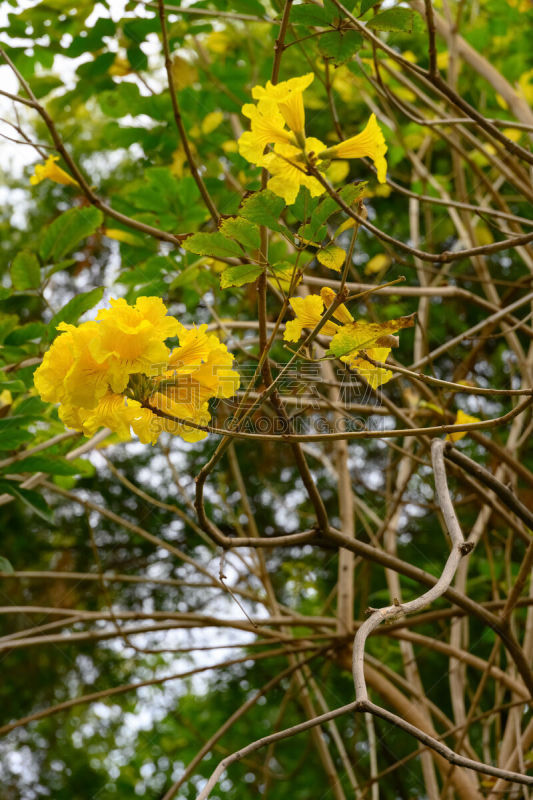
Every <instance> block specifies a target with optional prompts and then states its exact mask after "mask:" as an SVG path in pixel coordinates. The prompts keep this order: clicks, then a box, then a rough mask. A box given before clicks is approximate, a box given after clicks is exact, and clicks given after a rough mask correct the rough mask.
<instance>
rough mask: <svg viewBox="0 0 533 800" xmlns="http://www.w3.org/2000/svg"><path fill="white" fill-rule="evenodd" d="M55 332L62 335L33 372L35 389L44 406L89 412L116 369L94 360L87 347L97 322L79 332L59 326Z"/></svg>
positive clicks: (75, 329)
mask: <svg viewBox="0 0 533 800" xmlns="http://www.w3.org/2000/svg"><path fill="white" fill-rule="evenodd" d="M58 330H60V331H62V333H61V334H60V335H59V336H58V337H57V338H56V339H55V340H54V342H53V344H52V346H51V348H50V350H48V352H47V353H45V355H44V358H43V361H42V364H41V365H40V366H39V368H38V369H37V370H36V372H35V376H34V383H35V387H36V389H37V391H38V392H39V394H40V395H41V397H42V399H43V400H45V401H47V402H51V403H67V404H71V405H74V406H79V407H84V408H92V407H93V406H95V405H96V404H97V403H98V401H99V400H100V398H101V397H103V396H104V394H105V393H106V391H107V385H108V381H109V380H110V376H111V372H112V371H114V373H115V374H116V373H117V371H118V370H117V366H118V365H112V364H111V359H110V358H106V359H104V360H102V361H97V360H96V359H94V358H93V356H92V354H91V351H90V345H91V343H92V342H93V341H94V338H95V336H96V335H97V332H98V324H97V323H96V322H85V323H83V324H82V325H80V326H79V327H78V328H76V327H75V326H74V325H68V324H67V323H65V322H61V323H60V324H59V325H58ZM113 367H114V369H113ZM127 380H128V379H127V375H126V383H127Z"/></svg>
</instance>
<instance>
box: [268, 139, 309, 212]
mask: <svg viewBox="0 0 533 800" xmlns="http://www.w3.org/2000/svg"><path fill="white" fill-rule="evenodd" d="M323 147H324V145H323V143H322V142H321V141H320V140H319V139H313V138H312V137H309V138H307V139H306V140H305V154H306V155H307V156H310V155H311V154H313V153H317V152H319V151H320V150H322V149H323ZM263 166H264V167H266V168H267V169H268V171H269V172H270V174H271V176H272V177H271V178H270V179H269V181H268V183H267V186H268V188H269V189H270V190H271V191H272V192H274V194H277V195H278V197H283V199H284V200H285V202H286V203H287V205H292V204H293V203H294V201H295V200H296V197H297V196H298V192H299V191H300V187H301V186H306V187H307V188H308V189H309V191H310V192H311V195H312V196H313V197H317V196H318V195H321V194H323V192H324V187H323V186H322V184H321V183H320V181H318V180H317V179H316V178H315V177H314V176H313V175H308V173H307V166H306V163H305V155H304V152H303V151H302V149H301V148H300V147H295V146H294V145H292V144H277V145H275V147H274V151H273V152H271V153H267V154H266V155H265V156H264V158H263Z"/></svg>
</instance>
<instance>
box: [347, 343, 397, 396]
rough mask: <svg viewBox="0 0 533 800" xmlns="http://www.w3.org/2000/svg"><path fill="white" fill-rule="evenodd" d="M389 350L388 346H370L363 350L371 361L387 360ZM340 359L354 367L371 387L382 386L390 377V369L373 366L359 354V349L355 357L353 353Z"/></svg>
mask: <svg viewBox="0 0 533 800" xmlns="http://www.w3.org/2000/svg"><path fill="white" fill-rule="evenodd" d="M390 351H391V349H390V347H372V348H370V349H369V350H364V351H363V352H364V353H365V354H366V355H367V356H368V357H369V358H371V359H372V360H373V361H381V362H382V363H383V362H385V361H386V360H387V358H388V356H389V353H390ZM341 361H344V362H345V363H346V364H348V366H349V367H351V368H352V369H356V370H357V372H358V373H359V374H360V375H362V376H363V378H364V379H365V380H366V381H367V383H369V384H370V386H371V387H372V388H373V389H377V388H378V386H382V385H383V384H384V383H387V382H388V381H390V379H391V378H392V372H391V371H390V369H385V368H384V367H375V366H374V365H373V364H371V363H370V362H369V361H367V360H366V359H365V358H362V357H361V356H359V351H358V352H357V355H356V356H355V357H354V355H348V356H344V357H343V358H341Z"/></svg>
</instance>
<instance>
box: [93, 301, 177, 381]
mask: <svg viewBox="0 0 533 800" xmlns="http://www.w3.org/2000/svg"><path fill="white" fill-rule="evenodd" d="M110 303H111V308H110V309H102V310H101V311H99V312H98V316H97V320H98V322H99V324H100V326H101V327H100V331H99V335H98V336H97V337H96V338H95V339H94V341H93V342H92V343H91V352H92V355H93V356H94V358H95V359H96V360H104V359H106V358H108V357H109V356H111V357H112V358H113V360H114V361H117V362H119V363H120V364H123V365H124V367H125V368H126V369H127V375H132V374H135V373H138V372H142V373H144V374H146V375H152V374H154V372H155V373H157V372H159V373H160V372H161V365H165V364H166V362H167V359H168V355H169V349H168V347H167V346H166V345H165V342H164V340H165V339H166V338H168V337H169V336H175V335H176V334H177V332H178V330H179V323H178V321H177V320H176V319H174V318H173V317H168V316H166V312H167V309H166V308H165V306H164V304H163V301H162V300H161V299H160V298H159V297H139V298H137V302H136V303H135V306H133V307H132V306H129V305H128V304H127V303H126V301H125V300H124V299H123V298H119V299H118V300H113V299H112V300H110ZM124 378H125V376H124V373H121V372H119V373H118V374H117V375H113V376H112V379H111V381H110V384H111V388H112V389H113V391H115V392H122V391H123V390H124V389H125V388H126V385H127V378H126V380H124Z"/></svg>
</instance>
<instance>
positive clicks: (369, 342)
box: [283, 286, 412, 389]
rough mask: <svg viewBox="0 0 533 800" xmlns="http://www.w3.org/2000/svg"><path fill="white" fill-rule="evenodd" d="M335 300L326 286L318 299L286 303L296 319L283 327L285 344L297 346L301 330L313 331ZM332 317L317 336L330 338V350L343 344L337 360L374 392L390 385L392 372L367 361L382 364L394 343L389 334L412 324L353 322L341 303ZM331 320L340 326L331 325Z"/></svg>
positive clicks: (295, 299)
mask: <svg viewBox="0 0 533 800" xmlns="http://www.w3.org/2000/svg"><path fill="white" fill-rule="evenodd" d="M335 297H336V295H335V292H334V291H333V289H330V288H329V287H327V286H324V287H323V288H322V289H321V290H320V294H319V295H318V294H308V295H307V296H306V297H293V298H292V299H291V300H290V301H289V302H290V304H291V307H292V310H293V311H294V313H295V315H296V316H295V319H293V320H289V322H287V323H286V325H285V332H284V334H283V338H284V339H285V341H288V342H297V341H298V339H299V338H300V336H301V335H302V330H303V329H304V328H306V329H307V330H310V331H311V330H313V329H314V328H315V327H316V326H317V325H318V323H319V322H320V319H321V318H322V315H323V314H324V312H325V310H326V309H327V308H329V306H330V305H331V304H332V302H333V301H334V299H335ZM332 317H333V318H332V319H329V320H327V322H326V323H325V324H324V325H323V326H322V328H321V329H320V335H321V336H327V337H330V338H331V340H332V346H333V344H334V343H335V342H338V343H341V342H342V343H344V342H345V343H346V345H345V346H342V347H341V350H342V351H343V352H344V354H343V355H339V358H340V360H341V361H344V363H345V364H348V366H349V367H350V368H351V369H355V370H357V372H358V373H359V374H360V375H362V376H363V377H364V378H365V380H366V381H367V382H368V383H369V384H370V386H372V388H373V389H377V387H378V386H381V385H382V384H383V383H387V381H390V379H391V378H392V372H391V371H390V370H389V369H384V368H383V367H376V366H374V365H373V364H371V363H370V362H369V361H367V359H366V357H368V358H371V359H372V360H373V361H380V362H382V363H383V362H385V361H386V360H387V358H388V356H389V354H390V351H391V347H390V346H384V345H389V344H391V343H393V341H392V339H393V337H392V336H391V334H393V333H396V331H398V330H399V329H400V328H402V327H409V326H410V325H411V324H412V321H408V320H409V318H406V317H403V318H400V319H398V320H389V321H388V322H385V323H381V324H380V323H376V322H355V321H354V318H353V316H352V315H351V314H350V312H349V311H348V309H347V308H346V306H345V305H344V304H343V303H341V304H340V305H339V306H337V308H336V309H335V311H334V312H333V315H332ZM334 319H335V320H337V321H338V323H341V324H340V325H339V324H338V323H337V322H334V321H333V320H334Z"/></svg>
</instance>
